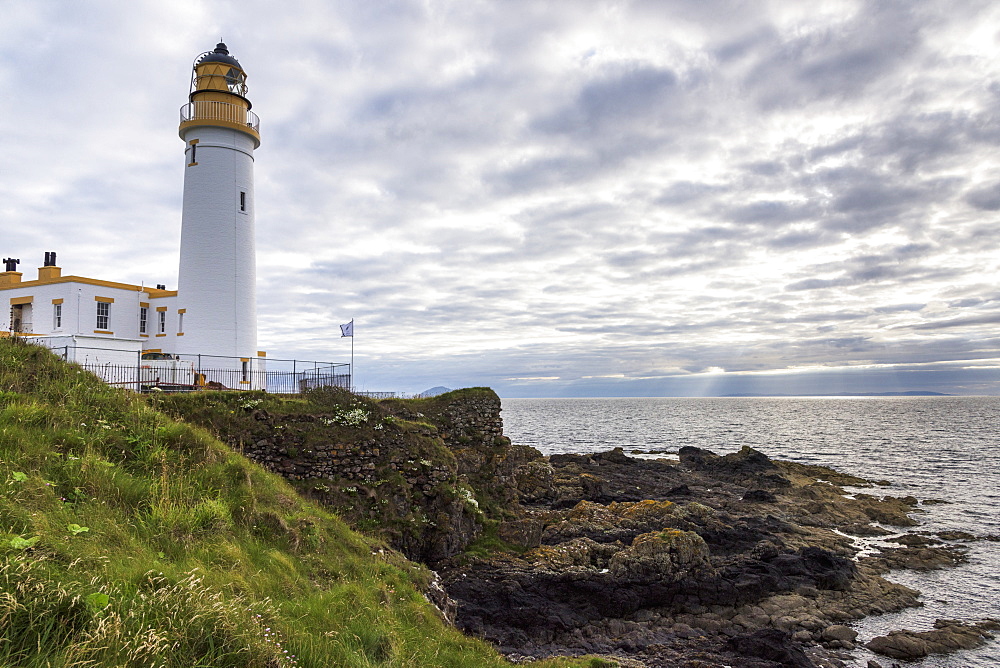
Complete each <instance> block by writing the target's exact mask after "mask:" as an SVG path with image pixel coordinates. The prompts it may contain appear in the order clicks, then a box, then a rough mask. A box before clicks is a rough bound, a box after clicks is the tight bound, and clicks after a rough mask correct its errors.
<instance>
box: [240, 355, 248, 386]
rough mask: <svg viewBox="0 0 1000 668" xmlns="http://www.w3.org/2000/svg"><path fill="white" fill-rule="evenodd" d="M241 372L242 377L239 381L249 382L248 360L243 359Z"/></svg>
mask: <svg viewBox="0 0 1000 668" xmlns="http://www.w3.org/2000/svg"><path fill="white" fill-rule="evenodd" d="M242 372H243V377H242V379H241V382H243V383H249V382H250V360H243V369H242Z"/></svg>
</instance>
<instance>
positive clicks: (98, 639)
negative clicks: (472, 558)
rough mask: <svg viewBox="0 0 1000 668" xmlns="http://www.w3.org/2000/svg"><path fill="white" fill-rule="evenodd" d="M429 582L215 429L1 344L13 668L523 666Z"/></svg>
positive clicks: (7, 653)
mask: <svg viewBox="0 0 1000 668" xmlns="http://www.w3.org/2000/svg"><path fill="white" fill-rule="evenodd" d="M426 577H427V574H426V572H425V571H423V570H421V569H419V568H417V567H415V566H413V565H411V564H409V563H408V562H405V561H404V560H402V559H401V558H399V557H398V556H396V555H394V554H393V553H391V552H388V551H385V550H382V549H381V546H380V545H378V544H377V543H375V542H374V541H373V540H372V539H367V538H363V537H361V536H359V535H358V534H355V533H354V532H352V531H351V530H350V529H348V528H347V527H346V526H345V525H344V524H343V522H341V521H340V520H339V519H338V518H337V517H336V516H334V515H332V514H331V513H329V512H327V511H324V510H323V509H322V508H320V507H318V506H317V505H315V504H312V503H309V502H307V501H304V500H302V499H301V498H300V497H299V496H297V495H296V494H295V492H294V491H293V490H292V489H291V488H290V487H289V486H288V485H287V484H286V483H285V482H284V481H283V480H282V479H281V478H280V477H278V476H276V475H273V474H270V473H268V472H266V471H264V470H263V469H261V468H260V467H259V466H257V465H255V464H253V463H251V462H249V461H247V460H246V459H244V458H243V457H241V456H239V455H237V454H235V453H233V452H232V451H231V450H230V449H229V448H227V447H225V446H224V445H222V444H221V443H219V442H218V441H217V440H215V439H214V438H212V437H211V436H210V435H209V434H208V433H207V432H205V431H203V430H200V429H198V428H194V427H191V426H189V425H186V424H184V423H181V422H177V421H175V420H173V419H171V418H169V417H167V416H165V415H164V414H162V413H159V412H157V411H156V410H154V409H152V408H150V407H149V406H148V405H147V403H146V402H144V401H143V400H142V399H141V398H138V397H135V396H132V395H130V394H129V393H126V392H122V391H116V390H111V389H109V388H108V387H106V386H105V385H103V384H102V383H101V382H100V381H98V380H96V379H95V378H93V377H92V376H90V375H88V374H86V373H84V372H81V371H79V370H78V369H77V368H75V367H73V366H70V365H65V364H62V363H60V362H58V361H57V360H56V359H55V358H54V357H53V356H52V355H50V354H49V353H48V352H47V351H44V350H42V349H39V348H36V347H34V346H30V345H23V344H17V343H15V342H10V341H8V340H0V665H2V666H32V667H33V666H52V667H67V666H81V667H82V666H144V667H146V666H171V667H172V666H176V667H178V668H192V667H196V666H206V667H207V666H212V667H213V668H224V667H226V666H234V667H236V666H238V667H239V668H249V667H254V666H260V667H267V668H279V667H284V666H315V667H317V668H318V667H320V666H322V667H323V668H327V667H331V666H344V667H353V666H400V667H403V666H406V667H410V666H456V667H458V666H461V667H463V668H465V667H476V666H504V665H508V664H506V663H505V662H504V661H503V660H502V659H501V658H500V657H499V656H498V655H497V654H496V653H495V652H494V651H493V650H492V648H490V647H489V646H488V645H486V644H484V643H481V642H478V641H476V640H473V639H469V638H466V637H464V636H462V635H461V634H459V633H458V632H456V631H454V630H452V629H450V628H448V627H446V626H445V625H444V624H443V623H442V622H441V621H440V620H439V618H438V616H437V615H436V612H435V611H434V610H433V608H432V607H431V606H430V605H429V604H427V603H426V602H425V600H424V599H423V597H422V596H421V594H420V593H419V592H418V591H417V589H416V588H415V586H414V584H415V583H419V582H420V581H421V580H422V579H423V578H426ZM293 655H294V658H292V656H293ZM595 663H597V664H598V665H605V664H603V662H598V661H597V660H595ZM539 665H545V666H567V665H591V664H590V661H586V660H582V661H576V662H569V661H559V660H557V661H553V662H549V663H544V664H539Z"/></svg>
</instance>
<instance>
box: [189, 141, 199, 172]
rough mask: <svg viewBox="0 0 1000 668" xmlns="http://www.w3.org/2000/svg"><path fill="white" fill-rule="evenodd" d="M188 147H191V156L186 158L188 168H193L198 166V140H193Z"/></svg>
mask: <svg viewBox="0 0 1000 668" xmlns="http://www.w3.org/2000/svg"><path fill="white" fill-rule="evenodd" d="M188 146H190V147H191V154H190V155H189V156H188V167H194V166H195V165H197V164H198V140H197V139H195V140H194V141H192V142H191V143H190V144H188Z"/></svg>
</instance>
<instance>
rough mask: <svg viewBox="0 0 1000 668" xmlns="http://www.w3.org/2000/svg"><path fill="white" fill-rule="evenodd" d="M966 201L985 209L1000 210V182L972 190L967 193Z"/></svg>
mask: <svg viewBox="0 0 1000 668" xmlns="http://www.w3.org/2000/svg"><path fill="white" fill-rule="evenodd" d="M965 201H966V202H968V203H969V204H970V205H971V206H974V207H975V208H977V209H982V210H983V211H1000V183H994V184H991V185H986V186H980V187H979V188H974V189H972V190H970V191H969V192H967V193H966V195H965Z"/></svg>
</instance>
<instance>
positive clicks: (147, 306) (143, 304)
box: [139, 302, 149, 308]
mask: <svg viewBox="0 0 1000 668" xmlns="http://www.w3.org/2000/svg"><path fill="white" fill-rule="evenodd" d="M139 308H149V302H139Z"/></svg>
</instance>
